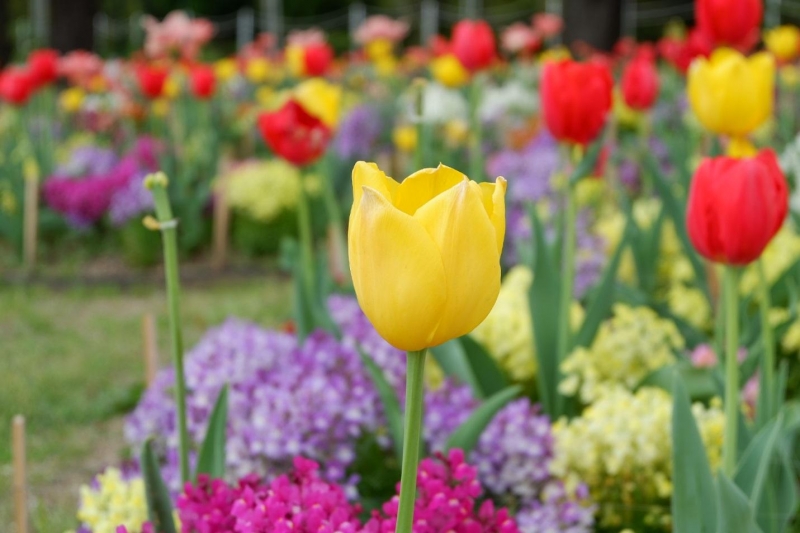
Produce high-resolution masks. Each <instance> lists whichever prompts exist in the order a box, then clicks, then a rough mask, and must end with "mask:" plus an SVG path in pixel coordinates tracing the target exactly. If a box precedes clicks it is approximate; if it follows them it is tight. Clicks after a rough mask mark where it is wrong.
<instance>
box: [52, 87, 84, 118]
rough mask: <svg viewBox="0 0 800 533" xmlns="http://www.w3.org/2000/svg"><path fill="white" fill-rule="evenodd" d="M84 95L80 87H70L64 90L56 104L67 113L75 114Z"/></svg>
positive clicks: (81, 103)
mask: <svg viewBox="0 0 800 533" xmlns="http://www.w3.org/2000/svg"><path fill="white" fill-rule="evenodd" d="M85 97H86V93H85V92H84V90H83V89H81V88H80V87H70V88H69V89H65V90H64V92H62V93H61V95H60V96H59V97H58V103H59V105H60V106H61V109H63V110H64V111H65V112H67V113H75V112H76V111H78V110H79V109H80V108H81V106H82V105H83V100H84V98H85Z"/></svg>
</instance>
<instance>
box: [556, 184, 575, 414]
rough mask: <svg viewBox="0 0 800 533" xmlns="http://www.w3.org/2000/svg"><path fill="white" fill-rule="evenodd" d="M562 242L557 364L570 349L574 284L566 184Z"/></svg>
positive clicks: (559, 402)
mask: <svg viewBox="0 0 800 533" xmlns="http://www.w3.org/2000/svg"><path fill="white" fill-rule="evenodd" d="M564 200H565V205H564V236H563V239H564V242H563V247H564V248H563V255H562V262H561V274H562V276H561V294H560V298H559V304H558V313H559V317H558V337H557V339H558V344H557V346H558V364H559V366H560V365H561V363H563V362H564V360H565V359H566V358H567V356H568V355H569V349H570V325H571V324H570V323H571V320H570V318H571V310H572V309H571V308H572V293H573V291H574V286H575V226H576V218H577V216H578V210H577V206H576V201H575V189H574V187H573V186H572V185H570V184H567V189H566V194H565V196H564ZM562 407H563V398H562V396H561V395H560V394H559V395H558V396H556V413H557V414H559V415H561V414H563V413H562Z"/></svg>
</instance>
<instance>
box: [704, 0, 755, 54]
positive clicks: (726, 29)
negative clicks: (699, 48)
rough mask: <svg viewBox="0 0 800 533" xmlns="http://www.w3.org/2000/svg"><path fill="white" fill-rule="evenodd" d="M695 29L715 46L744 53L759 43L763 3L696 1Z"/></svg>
mask: <svg viewBox="0 0 800 533" xmlns="http://www.w3.org/2000/svg"><path fill="white" fill-rule="evenodd" d="M694 12H695V20H696V21H697V28H698V29H699V30H700V31H701V32H703V33H704V34H705V35H707V36H708V37H709V38H710V39H711V40H712V41H713V43H714V45H715V46H730V47H732V48H736V49H738V50H740V51H743V52H746V51H748V50H750V49H751V48H753V47H754V46H755V45H756V43H758V37H759V29H760V28H761V17H762V16H763V14H764V6H763V0H695V3H694Z"/></svg>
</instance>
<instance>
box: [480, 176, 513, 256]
mask: <svg viewBox="0 0 800 533" xmlns="http://www.w3.org/2000/svg"><path fill="white" fill-rule="evenodd" d="M480 185H481V193H482V194H483V207H484V208H486V213H487V214H488V215H489V220H491V221H492V225H493V226H494V230H495V234H496V236H497V253H498V254H500V253H502V251H503V240H504V239H505V236H506V187H507V182H506V180H505V178H502V177H498V178H497V180H496V182H495V183H486V182H484V183H481V184H480Z"/></svg>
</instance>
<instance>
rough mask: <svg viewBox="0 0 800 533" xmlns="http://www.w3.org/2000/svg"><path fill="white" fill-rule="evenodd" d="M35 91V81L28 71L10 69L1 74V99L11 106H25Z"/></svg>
mask: <svg viewBox="0 0 800 533" xmlns="http://www.w3.org/2000/svg"><path fill="white" fill-rule="evenodd" d="M33 90H34V84H33V80H32V78H31V75H30V73H29V72H28V71H27V70H23V69H21V68H8V69H6V70H4V71H3V72H0V98H2V99H3V100H5V101H6V102H8V103H9V104H14V105H17V106H22V105H25V104H26V103H27V101H28V98H30V96H31V93H32V92H33Z"/></svg>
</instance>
